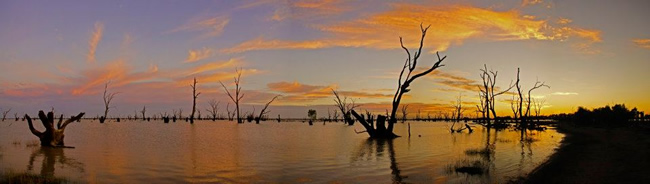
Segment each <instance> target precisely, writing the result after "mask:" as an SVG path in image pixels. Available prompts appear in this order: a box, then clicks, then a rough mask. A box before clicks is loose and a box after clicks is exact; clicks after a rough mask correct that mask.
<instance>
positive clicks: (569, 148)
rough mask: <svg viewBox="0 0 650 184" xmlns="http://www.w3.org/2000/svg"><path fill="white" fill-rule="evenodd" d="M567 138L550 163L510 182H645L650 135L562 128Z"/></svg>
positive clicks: (633, 131)
mask: <svg viewBox="0 0 650 184" xmlns="http://www.w3.org/2000/svg"><path fill="white" fill-rule="evenodd" d="M558 131H559V132H562V133H565V134H566V135H567V136H566V137H565V139H564V140H563V142H562V146H560V148H559V149H558V150H557V152H556V153H554V154H553V155H552V156H551V157H550V158H549V160H548V161H547V162H546V163H544V164H542V165H540V166H539V167H538V168H536V169H535V170H534V171H532V172H531V173H530V174H529V175H528V176H527V177H524V178H520V179H519V180H517V181H513V183H648V182H650V132H649V131H647V130H646V131H641V130H637V129H633V128H614V129H605V128H592V127H575V126H572V125H561V126H559V127H558Z"/></svg>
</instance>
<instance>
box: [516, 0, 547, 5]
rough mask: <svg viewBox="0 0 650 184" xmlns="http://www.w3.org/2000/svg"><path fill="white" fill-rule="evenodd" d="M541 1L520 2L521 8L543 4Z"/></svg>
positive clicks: (523, 0)
mask: <svg viewBox="0 0 650 184" xmlns="http://www.w3.org/2000/svg"><path fill="white" fill-rule="evenodd" d="M543 2H544V1H543V0H522V1H521V6H529V5H536V4H540V3H543Z"/></svg>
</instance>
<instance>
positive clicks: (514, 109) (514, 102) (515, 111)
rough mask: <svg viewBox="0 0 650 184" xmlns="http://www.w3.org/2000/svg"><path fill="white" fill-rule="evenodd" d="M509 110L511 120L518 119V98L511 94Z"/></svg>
mask: <svg viewBox="0 0 650 184" xmlns="http://www.w3.org/2000/svg"><path fill="white" fill-rule="evenodd" d="M510 109H511V110H512V114H513V117H512V119H518V118H519V111H518V110H519V98H517V96H516V95H515V94H512V99H511V100H510Z"/></svg>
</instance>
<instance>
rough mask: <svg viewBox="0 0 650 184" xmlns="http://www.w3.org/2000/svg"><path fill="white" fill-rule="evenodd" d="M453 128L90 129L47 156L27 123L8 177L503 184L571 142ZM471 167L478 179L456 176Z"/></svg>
mask: <svg viewBox="0 0 650 184" xmlns="http://www.w3.org/2000/svg"><path fill="white" fill-rule="evenodd" d="M9 125H10V126H9ZM450 125H451V123H443V122H436V123H431V122H411V133H412V136H411V137H410V138H409V137H408V133H407V125H406V124H397V125H396V126H395V131H396V133H397V134H398V135H402V136H403V137H401V138H397V139H394V140H392V141H377V140H369V139H368V138H367V134H365V133H363V134H356V133H355V132H354V130H355V129H356V130H359V131H360V130H362V129H363V128H362V126H361V125H355V126H345V125H343V124H342V123H327V124H326V125H323V124H322V122H320V123H316V124H314V125H313V126H309V125H308V124H307V123H301V122H282V123H276V122H262V124H259V125H257V124H254V123H246V124H236V123H233V122H227V121H217V122H212V121H198V122H196V123H195V124H194V125H190V124H189V123H186V122H177V123H169V124H164V123H162V122H160V121H156V122H154V121H151V122H142V121H126V122H121V123H113V122H110V123H106V124H99V123H98V122H97V121H91V120H82V122H81V123H74V124H71V125H70V126H68V127H67V128H66V139H65V141H66V145H69V146H75V147H76V149H51V148H50V149H48V148H41V147H40V146H34V145H32V144H33V143H34V142H37V140H38V138H36V137H35V136H34V135H32V134H31V133H30V131H29V128H28V127H27V123H26V122H24V121H18V122H14V121H10V120H7V121H5V122H0V170H2V171H14V172H19V171H28V172H32V173H36V174H43V175H54V176H58V177H65V178H67V179H69V180H71V181H74V182H82V183H179V182H182V183H185V182H199V183H204V182H214V183H336V182H338V183H393V182H405V183H502V182H503V181H507V180H508V179H511V178H512V177H517V176H520V175H523V174H526V173H528V172H530V171H531V170H532V169H534V168H535V167H536V166H538V165H539V164H540V163H542V162H544V161H545V160H546V159H547V158H548V156H549V155H550V154H552V153H553V152H554V149H555V148H556V147H558V146H559V142H560V141H561V140H562V138H563V135H562V134H560V133H557V132H556V131H555V130H553V129H549V130H547V131H544V132H529V133H528V134H527V135H526V136H524V137H522V136H521V133H520V132H519V131H513V130H504V131H499V132H495V131H494V130H491V131H490V132H488V131H487V129H484V128H482V127H480V126H476V127H475V131H474V133H471V134H469V133H467V131H465V132H464V133H454V134H451V133H449V131H448V130H449V128H448V127H449V126H450ZM35 126H36V127H37V129H39V130H44V128H43V127H42V126H41V125H40V122H35ZM522 140H523V141H522ZM465 166H480V167H479V168H480V169H479V171H480V172H479V174H467V173H465V172H457V168H463V167H465ZM460 170H461V171H462V169H460Z"/></svg>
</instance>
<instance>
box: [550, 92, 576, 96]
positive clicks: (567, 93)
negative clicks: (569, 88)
mask: <svg viewBox="0 0 650 184" xmlns="http://www.w3.org/2000/svg"><path fill="white" fill-rule="evenodd" d="M551 95H558V96H568V95H578V93H575V92H554V93H551Z"/></svg>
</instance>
